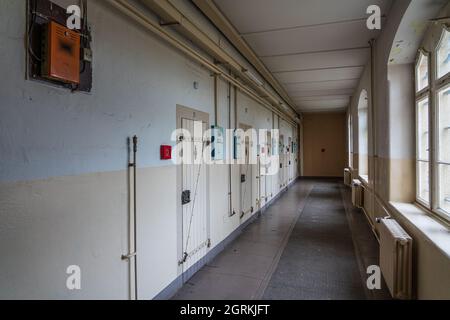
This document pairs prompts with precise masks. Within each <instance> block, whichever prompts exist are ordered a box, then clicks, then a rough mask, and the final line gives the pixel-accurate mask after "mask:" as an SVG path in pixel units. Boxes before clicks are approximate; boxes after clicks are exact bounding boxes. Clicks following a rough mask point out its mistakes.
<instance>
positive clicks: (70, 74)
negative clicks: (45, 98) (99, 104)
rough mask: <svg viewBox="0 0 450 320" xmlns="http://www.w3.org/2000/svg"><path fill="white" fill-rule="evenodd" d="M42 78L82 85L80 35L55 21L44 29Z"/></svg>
mask: <svg viewBox="0 0 450 320" xmlns="http://www.w3.org/2000/svg"><path fill="white" fill-rule="evenodd" d="M41 66H42V70H41V71H42V76H43V77H45V78H49V79H52V80H57V81H62V82H65V83H74V84H79V83H80V34H79V33H78V32H75V31H72V30H70V29H68V28H66V27H64V26H62V25H60V24H58V23H56V22H54V21H50V22H49V23H48V24H47V25H46V26H45V28H44V32H43V40H42V65H41Z"/></svg>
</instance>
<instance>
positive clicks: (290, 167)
mask: <svg viewBox="0 0 450 320" xmlns="http://www.w3.org/2000/svg"><path fill="white" fill-rule="evenodd" d="M288 148H289V150H288V162H287V166H288V179H287V180H288V181H287V184H289V183H290V182H291V181H292V176H293V173H292V138H291V137H289V139H288Z"/></svg>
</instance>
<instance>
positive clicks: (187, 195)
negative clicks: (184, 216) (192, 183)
mask: <svg viewBox="0 0 450 320" xmlns="http://www.w3.org/2000/svg"><path fill="white" fill-rule="evenodd" d="M190 202H191V191H190V190H185V191H183V193H182V194H181V204H182V205H183V206H184V205H185V204H188V203H190Z"/></svg>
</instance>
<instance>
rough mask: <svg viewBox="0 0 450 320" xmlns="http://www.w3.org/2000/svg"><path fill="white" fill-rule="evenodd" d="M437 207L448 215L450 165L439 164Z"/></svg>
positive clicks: (449, 205) (449, 207) (449, 204)
mask: <svg viewBox="0 0 450 320" xmlns="http://www.w3.org/2000/svg"><path fill="white" fill-rule="evenodd" d="M439 209H441V210H443V211H445V212H447V213H448V214H449V215H450V165H445V164H440V165H439Z"/></svg>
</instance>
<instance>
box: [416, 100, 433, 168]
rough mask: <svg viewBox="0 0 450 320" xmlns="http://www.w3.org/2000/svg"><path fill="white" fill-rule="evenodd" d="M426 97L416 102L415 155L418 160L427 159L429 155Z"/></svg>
mask: <svg viewBox="0 0 450 320" xmlns="http://www.w3.org/2000/svg"><path fill="white" fill-rule="evenodd" d="M428 112H429V106H428V98H426V99H423V100H421V101H419V102H418V104H417V149H418V150H417V157H418V159H419V160H428V159H429V158H428V155H429V147H428V144H429V140H430V139H429V123H428Z"/></svg>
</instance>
